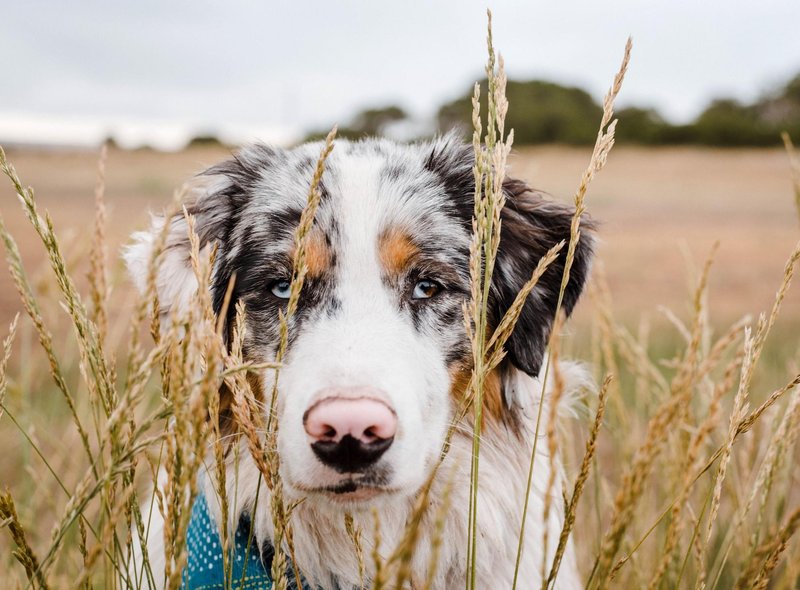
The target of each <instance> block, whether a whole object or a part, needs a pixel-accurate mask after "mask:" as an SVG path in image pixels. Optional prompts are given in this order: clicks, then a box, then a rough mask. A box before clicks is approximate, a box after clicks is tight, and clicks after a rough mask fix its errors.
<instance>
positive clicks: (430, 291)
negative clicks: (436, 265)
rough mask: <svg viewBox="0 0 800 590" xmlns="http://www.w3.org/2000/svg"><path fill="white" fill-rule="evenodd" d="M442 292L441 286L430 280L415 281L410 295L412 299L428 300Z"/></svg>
mask: <svg viewBox="0 0 800 590" xmlns="http://www.w3.org/2000/svg"><path fill="white" fill-rule="evenodd" d="M441 290H442V286H441V285H440V284H439V283H437V282H436V281H431V280H430V279H422V280H420V281H417V284H416V285H414V292H413V293H412V294H411V298H412V299H430V298H431V297H434V296H435V295H437V294H438V293H439V292H440V291H441Z"/></svg>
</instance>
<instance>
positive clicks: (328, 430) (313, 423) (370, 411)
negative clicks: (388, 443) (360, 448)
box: [303, 397, 397, 444]
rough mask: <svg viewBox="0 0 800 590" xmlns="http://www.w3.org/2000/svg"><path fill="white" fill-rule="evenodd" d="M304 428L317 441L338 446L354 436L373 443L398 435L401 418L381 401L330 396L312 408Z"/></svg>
mask: <svg viewBox="0 0 800 590" xmlns="http://www.w3.org/2000/svg"><path fill="white" fill-rule="evenodd" d="M303 425H304V426H305V429H306V432H307V433H308V435H309V436H310V437H311V438H312V439H313V440H314V441H315V442H322V441H325V442H334V443H338V442H339V441H341V440H342V438H344V437H345V436H347V435H350V436H351V437H353V438H354V439H355V440H357V441H359V442H361V443H365V444H370V443H374V442H377V441H381V440H387V439H391V438H392V437H393V436H394V435H395V432H397V416H395V413H394V411H393V410H392V409H391V408H390V407H389V406H388V405H386V404H385V403H384V402H382V401H380V400H377V399H373V398H369V397H359V398H346V397H329V398H325V399H323V400H321V401H319V402H317V403H316V404H314V405H313V406H311V408H310V409H309V410H308V411H307V412H306V414H305V416H304V417H303Z"/></svg>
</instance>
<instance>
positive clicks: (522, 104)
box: [309, 74, 800, 147]
mask: <svg viewBox="0 0 800 590" xmlns="http://www.w3.org/2000/svg"><path fill="white" fill-rule="evenodd" d="M485 88H486V85H485V81H484V82H483V83H482V89H483V90H484V92H485ZM506 95H507V96H508V100H509V104H510V106H509V110H508V115H507V118H506V128H507V129H510V128H513V129H514V143H515V144H516V145H526V144H545V143H563V144H571V145H591V144H593V143H594V141H595V138H596V136H597V122H598V121H599V120H600V117H601V114H602V111H603V109H602V107H601V105H600V104H599V103H598V102H597V100H595V99H594V97H592V96H591V95H590V94H589V93H588V92H586V91H585V90H583V89H581V88H576V87H571V86H563V85H560V84H556V83H554V82H547V81H541V80H528V81H520V80H509V81H508V86H507V89H506ZM484 108H485V106H484ZM484 116H485V113H484ZM617 118H618V119H619V124H618V126H617V132H616V138H617V141H618V142H620V143H631V144H642V145H678V144H695V145H707V146H722V147H724V146H731V147H732V146H773V145H779V144H780V141H781V139H780V133H781V131H788V132H789V134H790V135H791V136H793V137H798V138H800V74H798V75H796V76H795V77H793V78H792V79H790V80H789V81H788V82H786V83H785V84H784V85H783V86H782V87H780V88H779V89H777V90H776V91H774V92H771V93H769V94H766V95H764V96H762V97H761V98H759V99H758V100H756V101H754V102H752V103H750V104H746V103H742V102H739V101H737V100H735V99H732V98H719V99H715V100H713V101H711V103H710V104H709V105H708V106H707V107H706V108H705V109H704V110H703V111H702V112H701V113H700V114H699V115H698V116H697V118H696V119H695V120H694V121H691V122H690V123H687V124H673V123H671V122H669V121H667V120H666V119H665V118H664V117H662V116H661V114H660V113H659V112H658V111H657V110H656V109H653V108H643V107H637V106H631V107H627V108H623V109H620V110H619V111H618V112H617ZM407 119H408V115H407V113H406V112H405V111H404V110H403V109H402V108H400V107H398V106H389V107H385V108H376V109H367V110H364V111H361V112H360V113H358V114H357V115H356V116H355V117H354V118H353V120H352V121H350V123H349V124H348V125H344V126H342V127H340V129H339V135H340V136H342V137H349V138H359V137H365V136H372V135H386V134H391V133H390V132H391V129H392V127H393V126H396V125H398V124H401V123H403V122H404V121H407ZM436 127H437V129H436V131H438V132H444V131H448V130H450V129H453V128H456V129H462V130H463V131H464V134H465V138H466V137H468V136H471V128H472V90H471V89H469V90H468V91H467V92H465V93H464V94H463V95H462V96H460V97H459V98H457V99H455V100H453V101H451V102H448V103H447V104H444V105H442V106H441V107H440V108H439V110H438V112H437V114H436ZM317 135H318V134H316V133H314V134H311V135H310V136H309V138H313V137H316V136H317Z"/></svg>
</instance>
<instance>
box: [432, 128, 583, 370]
mask: <svg viewBox="0 0 800 590" xmlns="http://www.w3.org/2000/svg"><path fill="white" fill-rule="evenodd" d="M474 159H475V158H474V153H473V150H472V147H471V146H469V145H465V144H462V143H460V142H458V141H457V140H456V139H455V138H454V137H448V138H446V139H444V140H441V141H438V142H436V143H435V144H434V146H433V147H432V149H431V151H430V153H429V154H428V156H427V157H426V159H425V162H424V167H425V169H426V170H428V171H430V172H432V173H434V174H436V175H437V176H438V177H439V178H440V179H441V182H442V183H443V185H444V187H445V190H446V191H447V193H448V195H449V196H450V198H451V202H452V206H453V209H452V213H453V214H455V215H456V216H457V217H458V218H459V219H460V220H461V221H462V223H464V224H465V225H466V227H468V228H469V231H470V233H471V223H472V216H473V212H474V199H475V179H474V176H473V171H472V167H473V164H474ZM503 187H504V189H505V192H506V196H507V201H506V205H505V208H504V209H503V212H502V229H501V239H500V251H499V252H498V258H497V262H496V266H495V269H494V274H493V276H492V287H491V293H490V301H489V322H490V324H491V325H492V326H497V324H498V323H499V322H500V320H501V319H502V318H503V316H504V315H505V313H506V311H508V309H509V307H510V306H511V304H512V303H513V301H514V298H515V297H516V295H517V293H519V291H520V289H521V288H522V286H523V285H524V284H525V282H526V281H528V280H529V279H530V277H531V275H532V274H533V271H534V269H535V268H536V265H537V264H538V262H539V260H540V259H541V258H542V256H544V255H545V253H546V252H547V251H548V250H549V249H550V248H552V247H553V246H555V245H556V244H557V243H558V242H560V241H561V240H565V242H566V243H567V244H568V243H569V237H570V225H571V222H572V216H573V213H574V209H573V208H572V207H569V206H567V205H562V204H560V203H557V202H554V201H551V200H547V199H545V198H544V197H543V196H542V195H541V193H538V192H536V191H534V190H532V189H531V188H530V187H528V185H527V184H525V183H524V182H522V181H520V180H515V179H512V178H506V180H505V181H504V183H503ZM594 229H595V224H594V222H593V221H592V220H591V219H590V218H589V217H588V216H587V215H584V216H583V217H582V219H581V238H580V240H579V242H578V244H577V246H576V250H575V259H574V261H573V263H572V268H571V270H570V278H569V282H568V283H567V287H566V290H565V292H564V299H563V302H562V309H563V310H564V312H565V313H566V314H567V315H569V314H570V313H572V310H573V308H574V307H575V304H576V303H577V301H578V298H579V296H580V294H581V292H582V290H583V286H584V284H585V282H586V279H587V275H588V273H589V268H590V263H591V258H592V253H593V247H592V246H593V237H592V236H593V231H594ZM566 256H567V245H566V244H565V246H564V248H563V250H562V251H561V253H560V254H559V257H558V259H557V260H556V261H555V262H554V263H553V264H551V265H550V267H549V268H548V270H547V271H546V272H545V274H544V276H542V278H541V279H539V282H538V284H537V286H536V287H535V288H534V290H533V292H532V293H531V295H530V296H529V297H528V300H527V301H526V303H525V306H524V307H523V310H522V313H521V314H520V318H519V321H518V322H517V325H516V327H515V329H514V332H513V333H512V335H511V337H510V338H509V340H508V342H507V343H506V352H507V357H506V358H507V360H508V361H509V362H511V363H512V364H513V365H514V366H515V367H517V368H519V369H521V370H523V371H525V372H526V373H528V374H529V375H532V376H536V375H538V374H539V370H540V369H541V365H542V359H543V357H544V352H545V348H546V346H547V341H548V339H549V337H550V330H551V329H552V325H553V319H554V316H555V311H556V304H557V301H558V293H559V289H560V286H561V277H562V274H563V271H564V263H565V260H566ZM468 258H469V254H466V258H465V260H467V261H468ZM468 296H469V295H467V297H468Z"/></svg>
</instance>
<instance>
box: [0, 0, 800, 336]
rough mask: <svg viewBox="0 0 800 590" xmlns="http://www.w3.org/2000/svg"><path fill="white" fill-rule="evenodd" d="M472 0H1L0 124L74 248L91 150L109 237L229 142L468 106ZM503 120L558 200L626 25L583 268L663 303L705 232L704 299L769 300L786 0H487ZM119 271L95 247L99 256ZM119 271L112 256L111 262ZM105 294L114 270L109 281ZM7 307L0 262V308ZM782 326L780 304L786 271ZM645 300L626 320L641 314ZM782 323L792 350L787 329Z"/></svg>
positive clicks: (794, 72)
mask: <svg viewBox="0 0 800 590" xmlns="http://www.w3.org/2000/svg"><path fill="white" fill-rule="evenodd" d="M485 8H486V5H485V3H484V2H475V1H471V0H470V1H464V2H423V1H421V0H414V1H409V2H403V3H399V2H396V3H386V2H369V1H366V0H364V1H354V0H348V1H344V2H335V3H334V2H321V1H315V2H302V3H286V2H261V3H256V2H250V1H244V0H234V1H229V2H225V3H222V2H207V1H193V2H188V1H176V2H169V3H163V2H154V1H150V0H145V1H140V2H135V3H133V2H126V3H109V2H100V1H94V0H81V1H76V2H70V3H53V2H43V1H39V0H31V1H29V2H24V3H8V4H7V5H6V6H5V7H4V9H3V17H2V19H0V53H2V55H3V56H5V58H6V59H5V60H4V64H3V70H4V79H5V80H4V83H3V84H2V85H0V145H2V146H3V147H4V148H5V149H6V151H7V153H8V155H9V158H10V159H11V161H12V162H13V163H14V164H15V165H16V167H17V169H18V171H19V173H20V175H21V176H22V178H23V180H24V181H25V182H26V183H28V184H30V185H32V186H33V187H34V188H35V189H36V191H37V195H38V199H39V201H40V203H41V204H42V205H43V206H44V207H45V208H47V209H48V210H49V211H50V212H51V214H52V216H53V218H54V221H55V224H56V227H57V229H58V230H59V232H60V233H61V235H62V236H63V237H64V239H65V240H67V242H68V243H69V245H70V248H72V250H73V251H74V252H75V254H74V256H73V258H74V261H75V265H76V267H77V268H81V266H80V265H84V264H86V261H85V252H86V248H87V247H88V235H89V233H90V232H89V231H88V230H89V228H90V223H91V216H92V208H93V196H92V195H93V187H94V184H95V176H96V168H97V154H98V148H99V146H100V144H101V143H103V142H108V144H109V146H110V151H109V156H108V162H107V181H106V200H107V203H108V207H109V229H108V234H109V240H110V244H111V253H112V255H113V256H115V257H116V254H117V253H118V251H119V248H120V247H121V245H122V244H123V243H124V242H125V241H126V240H127V236H128V235H129V234H130V233H131V232H132V231H134V230H136V229H138V228H141V227H142V226H144V224H145V223H146V221H147V212H148V211H149V210H159V209H160V208H161V207H162V206H163V205H164V204H166V203H167V202H168V201H169V199H170V198H171V195H172V193H173V191H174V190H175V189H176V188H177V187H178V186H180V184H181V182H182V181H183V180H185V179H186V178H188V177H189V176H190V175H192V174H193V173H195V172H197V171H199V170H201V169H202V168H203V167H204V166H207V165H210V164H213V163H215V162H216V161H218V160H220V159H222V158H225V157H226V156H227V155H229V154H230V151H231V150H232V149H235V147H236V146H238V145H241V144H243V143H247V142H251V141H256V140H260V141H265V142H268V143H274V144H279V145H286V146H290V145H293V144H296V143H298V142H301V141H304V140H306V139H308V138H314V137H318V136H319V135H320V134H324V133H325V132H327V130H328V129H329V128H330V127H331V126H332V125H333V124H334V123H336V124H338V125H339V129H340V136H345V137H351V138H358V137H363V136H367V135H386V136H389V137H392V138H395V139H398V140H414V139H419V138H425V137H430V136H432V135H433V134H435V133H437V132H441V131H444V130H447V129H450V128H453V127H457V128H459V127H460V128H462V129H464V128H468V127H469V118H470V103H469V96H470V95H471V90H472V85H473V84H474V83H475V82H476V81H480V80H482V79H483V75H484V74H483V64H484V63H485V53H486V48H485V42H484V37H485V26H486V17H485ZM491 8H492V10H493V12H494V34H495V45H496V47H497V49H498V50H499V51H500V52H501V53H502V54H503V56H504V57H505V60H506V66H507V72H508V75H509V79H510V80H509V85H508V97H509V99H510V104H511V106H510V111H509V115H508V123H507V127H512V128H514V131H515V153H514V154H513V156H512V158H511V173H512V174H514V175H516V176H519V177H522V178H524V179H525V180H527V181H528V182H529V183H530V184H531V185H533V186H535V187H536V188H539V189H541V190H543V191H546V192H548V193H550V194H551V195H552V196H553V198H556V199H559V200H564V201H569V200H571V198H572V195H573V194H574V191H575V189H576V187H577V184H578V181H579V179H580V174H581V172H582V170H583V168H584V167H585V166H586V163H587V162H588V159H589V154H590V151H591V146H592V144H593V143H594V139H595V137H596V133H597V125H598V122H599V120H600V114H601V102H602V96H603V94H604V93H605V91H606V89H607V88H608V86H609V85H610V83H611V80H612V77H613V75H614V73H615V72H616V70H617V68H618V66H619V61H620V59H621V57H622V51H623V46H624V43H625V40H626V38H627V37H628V35H631V36H632V37H633V39H634V50H633V59H632V62H631V66H630V69H629V72H628V76H627V79H626V80H625V84H624V86H623V89H622V92H621V94H620V98H619V101H618V109H617V115H618V117H619V124H618V127H617V138H618V145H617V147H616V148H615V149H614V151H613V152H612V154H611V158H610V160H609V163H608V166H607V168H606V170H604V171H603V172H602V174H601V175H600V176H599V177H598V179H597V181H596V182H595V184H593V185H592V187H591V189H590V192H589V196H588V207H589V211H590V212H591V213H592V215H594V216H595V217H596V218H597V219H598V220H599V221H600V222H601V229H600V235H601V240H602V241H601V245H600V248H599V250H600V261H601V262H600V264H599V265H598V268H599V269H600V270H599V272H600V273H601V275H604V276H605V277H607V280H608V282H609V285H610V288H611V292H612V294H613V300H614V308H615V310H616V312H617V313H619V314H620V316H621V318H622V320H624V321H627V320H629V321H630V322H631V323H636V322H640V321H642V318H653V321H656V322H658V321H665V320H664V316H663V314H662V313H661V312H659V306H666V307H668V308H670V309H673V310H674V311H675V312H676V313H679V314H681V313H683V312H685V311H686V309H685V306H686V302H687V301H688V297H687V293H688V285H689V284H690V282H689V281H690V280H691V279H692V277H693V276H694V275H693V272H694V270H693V269H696V268H698V267H699V266H700V265H701V264H702V261H703V260H704V259H705V257H706V256H707V254H708V253H709V251H710V249H711V247H712V244H713V243H714V242H715V241H716V240H719V241H720V249H719V252H718V254H717V256H716V263H715V267H714V270H713V271H712V279H711V295H710V296H711V298H712V304H713V305H711V309H712V310H714V314H715V316H716V317H714V318H712V321H719V322H729V321H733V320H735V319H737V318H738V317H740V316H741V315H743V314H744V313H758V312H759V311H761V310H763V309H765V308H766V307H767V306H768V305H769V304H770V302H771V301H772V298H773V295H774V291H775V288H776V287H777V285H778V283H779V280H780V277H781V275H782V270H783V265H784V263H785V260H786V257H787V256H788V254H789V252H790V251H791V249H792V247H793V246H794V244H795V243H796V241H797V239H798V236H800V232H798V215H797V212H796V211H795V209H794V204H793V193H792V182H791V175H790V170H789V165H788V160H787V157H786V153H785V151H784V150H783V148H782V143H781V138H780V132H781V131H784V130H785V131H788V132H789V133H790V134H791V136H792V137H794V138H795V140H796V141H800V35H797V23H798V22H800V5H798V3H797V1H796V0H766V1H764V2H761V3H759V4H758V6H757V8H756V7H755V6H754V5H753V4H752V3H743V2H730V1H716V0H715V1H709V2H704V3H696V2H675V1H654V2H649V3H647V5H646V7H644V6H642V4H641V3H639V2H635V1H633V0H621V1H614V2H605V3H596V2H588V1H587V2H569V1H567V2H559V3H551V2H527V1H512V0H498V1H496V2H492V6H491ZM0 211H2V215H3V216H4V218H5V219H6V221H7V222H8V223H9V224H10V225H11V227H12V230H13V231H14V232H15V234H16V235H17V237H18V239H19V240H20V242H21V246H22V249H23V254H24V256H25V257H26V259H27V260H28V261H29V262H30V268H37V265H38V263H39V262H40V261H41V260H42V259H43V256H42V249H41V247H40V246H39V245H38V244H36V243H35V241H34V240H33V235H32V233H31V232H30V231H29V229H28V228H27V224H26V222H25V221H24V219H23V217H22V215H21V212H20V210H19V207H18V205H17V203H16V202H15V199H14V198H13V193H12V192H11V190H10V187H9V185H8V183H2V184H0ZM118 270H119V269H118ZM120 274H121V273H120ZM118 291H121V292H122V294H121V295H119V297H123V296H124V294H125V293H127V291H129V289H128V287H127V286H125V287H118ZM19 309H20V305H19V303H18V302H17V297H16V294H15V293H14V290H13V288H12V286H11V284H10V282H9V280H8V278H7V274H3V275H2V278H0V321H3V322H5V321H6V320H7V319H9V318H10V316H11V315H12V314H13V313H14V312H16V311H17V310H19ZM784 314H785V315H786V316H788V318H787V322H788V326H789V327H787V329H794V327H796V326H798V325H800V298H799V297H797V296H796V295H792V294H790V300H788V301H787V306H786V309H785V310H784ZM647 321H650V320H649V319H647ZM796 347H797V345H796V343H795V344H794V349H795V350H796Z"/></svg>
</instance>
